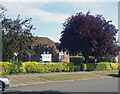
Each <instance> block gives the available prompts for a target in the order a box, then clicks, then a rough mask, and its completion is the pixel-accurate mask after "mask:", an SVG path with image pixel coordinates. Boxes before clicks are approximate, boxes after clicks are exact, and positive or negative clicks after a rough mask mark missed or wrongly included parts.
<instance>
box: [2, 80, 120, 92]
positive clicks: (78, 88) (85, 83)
mask: <svg viewBox="0 0 120 94" xmlns="http://www.w3.org/2000/svg"><path fill="white" fill-rule="evenodd" d="M40 92H118V78H103V79H90V80H75V81H61V82H48V83H41V84H35V85H25V86H19V87H11V88H9V89H8V90H6V91H5V92H4V93H3V94H40Z"/></svg>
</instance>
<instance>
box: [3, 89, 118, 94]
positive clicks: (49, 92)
mask: <svg viewBox="0 0 120 94" xmlns="http://www.w3.org/2000/svg"><path fill="white" fill-rule="evenodd" d="M2 94H118V92H59V91H53V90H46V91H23V92H22V91H14V92H4V93H2Z"/></svg>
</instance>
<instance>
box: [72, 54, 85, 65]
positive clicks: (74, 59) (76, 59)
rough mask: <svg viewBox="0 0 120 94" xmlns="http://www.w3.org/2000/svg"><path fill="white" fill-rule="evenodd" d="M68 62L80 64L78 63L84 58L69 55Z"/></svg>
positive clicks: (83, 60)
mask: <svg viewBox="0 0 120 94" xmlns="http://www.w3.org/2000/svg"><path fill="white" fill-rule="evenodd" d="M70 62H72V63H74V65H75V66H77V65H80V63H83V62H85V58H84V57H83V56H70Z"/></svg>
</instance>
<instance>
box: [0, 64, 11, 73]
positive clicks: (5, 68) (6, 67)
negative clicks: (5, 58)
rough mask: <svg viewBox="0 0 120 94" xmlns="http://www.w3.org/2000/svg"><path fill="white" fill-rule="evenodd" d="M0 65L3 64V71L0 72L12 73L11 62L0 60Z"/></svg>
mask: <svg viewBox="0 0 120 94" xmlns="http://www.w3.org/2000/svg"><path fill="white" fill-rule="evenodd" d="M0 65H2V71H0V72H2V73H0V74H2V75H4V74H10V72H11V65H12V64H11V63H9V62H0Z"/></svg>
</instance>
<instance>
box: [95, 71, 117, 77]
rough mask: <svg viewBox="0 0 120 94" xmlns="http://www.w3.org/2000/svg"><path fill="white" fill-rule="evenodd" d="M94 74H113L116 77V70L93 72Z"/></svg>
mask: <svg viewBox="0 0 120 94" xmlns="http://www.w3.org/2000/svg"><path fill="white" fill-rule="evenodd" d="M94 74H98V75H102V76H113V77H118V71H103V72H94Z"/></svg>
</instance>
